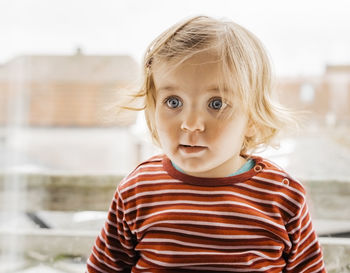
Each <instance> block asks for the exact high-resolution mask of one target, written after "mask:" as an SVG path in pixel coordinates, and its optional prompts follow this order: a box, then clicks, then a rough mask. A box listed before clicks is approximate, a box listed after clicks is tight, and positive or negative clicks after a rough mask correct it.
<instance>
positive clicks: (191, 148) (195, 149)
mask: <svg viewBox="0 0 350 273" xmlns="http://www.w3.org/2000/svg"><path fill="white" fill-rule="evenodd" d="M179 149H180V150H181V151H182V152H184V153H186V154H193V153H199V152H202V151H205V150H206V149H208V147H206V146H199V145H185V144H180V145H179Z"/></svg>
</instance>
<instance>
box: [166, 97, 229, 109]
mask: <svg viewBox="0 0 350 273" xmlns="http://www.w3.org/2000/svg"><path fill="white" fill-rule="evenodd" d="M173 99H176V100H177V102H178V104H179V105H177V106H174V107H172V106H171V105H169V102H170V101H171V100H173ZM218 100H220V102H221V104H222V105H221V107H220V108H219V109H216V108H214V107H212V106H210V105H211V104H212V103H213V102H214V101H218ZM164 104H166V105H167V106H168V107H169V108H171V109H176V108H179V107H181V106H182V105H183V102H182V101H181V99H180V98H178V97H176V96H170V97H167V98H166V99H165V100H164ZM227 106H228V104H227V103H225V102H223V101H222V98H220V97H214V98H211V99H210V100H209V103H208V107H209V108H211V109H212V110H214V111H219V110H223V109H225V108H226V107H227Z"/></svg>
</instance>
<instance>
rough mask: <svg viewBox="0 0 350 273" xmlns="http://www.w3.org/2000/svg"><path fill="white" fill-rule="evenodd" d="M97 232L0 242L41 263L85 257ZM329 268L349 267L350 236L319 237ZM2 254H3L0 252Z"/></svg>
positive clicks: (39, 234)
mask: <svg viewBox="0 0 350 273" xmlns="http://www.w3.org/2000/svg"><path fill="white" fill-rule="evenodd" d="M97 235H98V231H76V230H50V229H27V230H13V229H12V230H9V229H0V242H1V241H2V240H5V239H6V241H7V242H9V240H15V242H16V244H17V246H18V247H17V250H18V251H21V253H22V254H23V255H25V256H26V257H31V258H32V259H33V258H35V257H39V258H38V259H39V260H40V262H43V263H50V261H55V260H56V258H57V257H60V256H76V257H81V260H86V258H87V257H88V255H89V254H90V251H91V248H92V246H93V244H94V240H95V239H96V236H97ZM319 240H320V243H321V246H322V249H323V253H324V261H325V264H326V268H327V271H328V272H329V273H336V272H348V271H347V270H350V260H349V257H350V238H326V237H321V238H319ZM0 254H3V253H0Z"/></svg>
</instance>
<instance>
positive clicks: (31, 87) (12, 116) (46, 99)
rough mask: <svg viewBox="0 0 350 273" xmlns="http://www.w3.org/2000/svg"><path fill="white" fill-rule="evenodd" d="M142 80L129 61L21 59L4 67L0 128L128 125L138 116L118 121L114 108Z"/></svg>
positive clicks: (0, 80) (125, 58)
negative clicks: (126, 92) (21, 125)
mask: <svg viewBox="0 0 350 273" xmlns="http://www.w3.org/2000/svg"><path fill="white" fill-rule="evenodd" d="M138 77H139V70H138V65H137V63H136V62H135V61H134V60H133V59H132V58H131V57H129V56H87V55H83V54H81V52H80V51H78V52H77V54H76V55H72V56H43V55H40V56H20V57H17V58H15V59H13V60H11V61H10V62H8V63H6V64H4V65H2V66H0V124H3V125H4V124H6V123H11V124H14V123H21V124H23V125H29V126H31V127H36V126H45V127H47V126H49V127H51V126H53V127H99V126H114V125H129V124H131V123H133V122H134V121H135V118H136V113H128V114H125V113H124V114H119V115H116V112H115V111H114V110H115V108H114V107H113V105H114V104H115V103H117V102H118V100H119V98H120V97H121V95H122V92H123V90H125V89H126V88H127V89H128V88H135V87H136V86H137V84H136V82H137V80H138Z"/></svg>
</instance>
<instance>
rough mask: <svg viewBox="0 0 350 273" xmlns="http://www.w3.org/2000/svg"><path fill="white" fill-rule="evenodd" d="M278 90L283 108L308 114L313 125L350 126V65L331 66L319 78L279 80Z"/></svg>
mask: <svg viewBox="0 0 350 273" xmlns="http://www.w3.org/2000/svg"><path fill="white" fill-rule="evenodd" d="M276 90H277V92H278V96H279V99H280V100H281V102H282V103H283V104H285V105H287V106H289V107H291V108H293V109H297V110H306V111H308V112H309V115H308V117H309V119H310V120H311V121H313V122H316V123H318V124H320V125H324V124H331V125H336V124H350V65H336V66H327V67H326V69H325V73H324V74H323V75H321V76H317V77H316V76H315V77H293V78H292V77H290V78H279V79H277V84H276Z"/></svg>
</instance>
